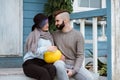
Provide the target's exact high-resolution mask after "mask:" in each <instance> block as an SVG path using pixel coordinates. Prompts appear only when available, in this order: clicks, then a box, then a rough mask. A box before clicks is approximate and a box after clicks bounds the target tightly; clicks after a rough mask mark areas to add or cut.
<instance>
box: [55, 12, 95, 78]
mask: <svg viewBox="0 0 120 80" xmlns="http://www.w3.org/2000/svg"><path fill="white" fill-rule="evenodd" d="M54 17H55V25H56V27H57V28H58V30H57V31H55V32H54V33H53V39H54V41H55V45H56V46H57V47H58V49H59V50H60V51H61V52H62V53H63V55H64V57H65V59H64V60H62V61H63V62H61V64H58V63H57V64H58V65H59V69H60V70H59V71H58V69H57V76H58V80H69V78H68V77H73V78H74V79H75V80H93V76H92V74H91V73H90V72H89V71H88V70H87V69H85V68H84V67H82V64H83V60H84V39H83V36H82V34H81V33H80V32H79V31H76V30H74V29H73V28H72V27H71V25H70V16H69V13H68V12H67V11H64V10H59V11H56V12H55V13H54ZM62 59H63V58H62ZM63 63H65V64H63ZM63 65H65V66H64V68H63ZM55 66H56V65H55ZM60 66H62V68H60ZM56 68H58V66H57V67H56ZM65 70H66V71H65ZM63 72H64V73H63ZM65 72H66V73H65ZM61 74H62V75H61ZM63 74H65V75H66V74H67V76H65V75H63ZM60 77H61V78H60ZM63 77H64V78H63ZM65 78H66V79H65Z"/></svg>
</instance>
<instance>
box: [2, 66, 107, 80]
mask: <svg viewBox="0 0 120 80" xmlns="http://www.w3.org/2000/svg"><path fill="white" fill-rule="evenodd" d="M0 80H35V79H32V78H28V77H26V76H25V75H24V73H23V70H22V68H1V69H0ZM70 80H74V79H70ZM99 80H107V78H106V77H103V76H100V77H99Z"/></svg>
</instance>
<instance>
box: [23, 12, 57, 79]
mask: <svg viewBox="0 0 120 80" xmlns="http://www.w3.org/2000/svg"><path fill="white" fill-rule="evenodd" d="M33 21H34V25H33V27H32V32H31V33H30V34H29V36H28V38H27V42H26V46H25V51H26V52H25V53H26V54H25V56H24V63H23V71H24V73H25V75H26V76H28V77H31V78H35V79H37V80H53V79H54V77H55V73H56V68H55V66H54V65H53V64H48V63H46V62H45V61H44V59H43V56H44V52H45V51H55V50H56V49H57V48H56V46H52V45H53V38H52V36H51V34H50V33H49V31H48V27H49V25H48V18H47V17H46V16H45V15H43V14H41V13H39V14H37V15H36V16H35V17H34V19H33Z"/></svg>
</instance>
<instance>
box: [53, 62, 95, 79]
mask: <svg viewBox="0 0 120 80" xmlns="http://www.w3.org/2000/svg"><path fill="white" fill-rule="evenodd" d="M54 65H55V67H56V70H57V80H69V77H68V76H67V72H66V67H65V63H64V62H63V61H62V60H58V61H56V62H55V63H54ZM73 78H74V79H75V80H94V77H93V75H92V74H91V72H89V71H88V70H87V69H86V68H84V67H81V68H80V70H79V72H78V73H76V74H75V75H74V76H73Z"/></svg>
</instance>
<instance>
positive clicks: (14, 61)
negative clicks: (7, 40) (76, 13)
mask: <svg viewBox="0 0 120 80" xmlns="http://www.w3.org/2000/svg"><path fill="white" fill-rule="evenodd" d="M45 2H47V0H23V47H24V45H25V41H26V38H27V36H28V34H29V33H30V32H31V27H32V25H33V17H34V16H35V15H36V14H37V13H43V9H44V4H45ZM77 30H78V29H77ZM90 31H91V28H90V27H87V28H86V32H87V33H86V36H87V38H91V37H92V34H90V33H89V32H90ZM103 44H106V43H101V44H99V45H98V46H100V47H99V48H100V49H101V50H100V55H102V54H104V53H107V52H106V46H103ZM85 48H86V49H92V45H91V44H87V45H85ZM86 53H87V52H86ZM22 63H23V56H22V57H1V58H0V67H4V68H5V67H21V66H22V65H21V64H22Z"/></svg>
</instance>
